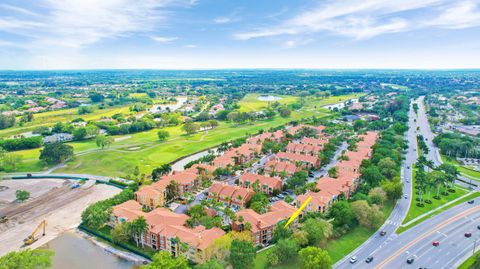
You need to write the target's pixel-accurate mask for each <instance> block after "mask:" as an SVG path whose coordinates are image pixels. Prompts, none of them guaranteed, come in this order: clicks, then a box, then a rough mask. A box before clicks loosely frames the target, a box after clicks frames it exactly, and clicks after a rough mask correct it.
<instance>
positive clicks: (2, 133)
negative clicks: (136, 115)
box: [0, 106, 129, 138]
mask: <svg viewBox="0 0 480 269" xmlns="http://www.w3.org/2000/svg"><path fill="white" fill-rule="evenodd" d="M126 112H129V106H118V107H107V108H105V109H96V110H95V111H94V112H93V113H90V114H84V115H79V114H78V108H69V109H61V110H55V111H47V112H42V113H37V114H34V115H33V116H34V118H33V121H31V122H28V123H25V124H24V125H23V126H22V127H13V128H8V129H3V130H0V138H8V137H10V136H12V135H18V134H21V133H25V132H28V131H31V130H33V129H34V128H35V127H39V126H49V127H50V126H53V125H54V124H55V123H57V122H68V121H71V120H74V119H76V118H82V119H84V120H85V121H89V120H98V119H101V118H104V117H105V118H106V117H111V116H112V115H114V114H116V113H126Z"/></svg>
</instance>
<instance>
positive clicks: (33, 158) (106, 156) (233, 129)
mask: <svg viewBox="0 0 480 269" xmlns="http://www.w3.org/2000/svg"><path fill="white" fill-rule="evenodd" d="M358 96H359V95H358V94H356V95H353V94H352V95H348V96H334V97H330V98H327V99H322V100H320V99H319V100H312V102H309V103H307V105H306V106H305V107H304V108H302V109H300V110H298V111H293V112H292V115H291V116H290V117H289V118H281V117H279V116H276V117H275V118H274V119H272V120H265V121H258V122H255V123H253V124H244V125H240V126H236V125H233V124H232V123H226V122H220V125H219V126H218V127H217V128H216V129H214V130H210V131H208V132H207V133H203V132H201V133H197V134H194V135H191V136H187V135H185V134H184V133H183V131H182V130H181V127H180V126H175V127H168V128H165V129H166V130H167V131H169V132H170V138H169V139H168V140H167V141H165V142H160V141H158V138H157V131H158V130H157V129H153V130H150V131H146V132H141V133H136V134H131V135H123V136H115V137H114V138H116V139H120V140H118V141H116V142H114V143H113V144H112V145H111V146H110V148H107V149H104V150H100V149H98V148H97V146H96V145H95V141H93V140H89V141H83V142H72V143H68V144H70V145H72V146H73V147H74V151H75V153H76V157H75V160H73V161H71V162H69V163H68V164H67V166H66V167H64V168H61V169H57V170H55V172H66V173H89V174H98V175H106V176H125V174H127V173H131V172H132V171H133V169H134V168H135V166H137V165H138V166H139V168H140V172H141V173H146V174H149V173H150V172H151V170H152V169H153V167H155V166H158V165H160V164H163V163H169V162H172V161H174V160H176V159H178V158H181V157H183V156H186V155H190V154H193V153H195V152H198V151H201V150H204V149H207V148H210V147H214V146H216V145H219V144H220V143H222V142H223V141H227V140H231V139H235V138H240V137H243V136H245V135H246V134H249V133H250V134H251V133H255V132H258V131H259V130H261V129H264V130H265V129H269V128H271V127H276V126H280V125H284V124H285V123H287V122H289V121H292V120H299V119H302V118H307V117H311V116H316V117H324V116H327V115H329V113H330V112H329V111H328V110H327V109H324V108H321V106H322V105H325V104H333V103H337V102H339V101H344V100H347V99H351V98H356V97H358ZM16 153H17V154H19V155H21V156H22V158H23V162H22V164H21V165H19V169H18V171H24V172H27V171H31V172H35V171H41V170H43V169H46V167H42V166H41V164H40V162H39V161H38V156H39V154H40V149H32V150H24V151H18V152H16Z"/></svg>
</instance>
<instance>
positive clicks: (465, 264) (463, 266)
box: [457, 252, 480, 269]
mask: <svg viewBox="0 0 480 269" xmlns="http://www.w3.org/2000/svg"><path fill="white" fill-rule="evenodd" d="M479 258H480V253H478V252H477V253H475V255H472V256H470V258H468V259H467V260H466V261H464V262H463V263H462V264H461V265H460V266H459V267H458V268H457V269H470V268H471V266H472V265H473V264H474V263H475V261H476V260H477V259H479ZM475 269H477V268H475Z"/></svg>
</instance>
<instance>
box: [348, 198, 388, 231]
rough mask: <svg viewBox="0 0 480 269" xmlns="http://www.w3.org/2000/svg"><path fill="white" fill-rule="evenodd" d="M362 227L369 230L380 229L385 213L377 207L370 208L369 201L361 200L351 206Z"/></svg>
mask: <svg viewBox="0 0 480 269" xmlns="http://www.w3.org/2000/svg"><path fill="white" fill-rule="evenodd" d="M351 207H352V210H353V212H355V216H356V218H357V220H358V222H359V223H360V225H362V226H364V227H367V228H378V227H379V226H380V225H381V224H382V223H383V212H382V211H381V210H380V209H379V208H378V206H377V205H373V206H370V205H368V203H367V201H364V200H359V201H355V202H353V203H352V204H351Z"/></svg>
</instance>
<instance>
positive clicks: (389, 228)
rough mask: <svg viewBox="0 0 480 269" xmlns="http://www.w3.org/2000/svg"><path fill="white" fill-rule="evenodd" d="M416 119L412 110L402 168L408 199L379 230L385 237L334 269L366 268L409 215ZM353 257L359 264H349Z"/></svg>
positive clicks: (365, 245) (371, 241) (362, 247)
mask: <svg viewBox="0 0 480 269" xmlns="http://www.w3.org/2000/svg"><path fill="white" fill-rule="evenodd" d="M410 107H411V106H410ZM414 119H415V112H414V111H413V109H412V108H410V112H409V122H408V126H409V129H408V131H407V133H406V135H405V136H406V139H407V140H408V150H407V152H406V154H405V160H404V161H403V163H402V168H401V171H400V173H401V179H402V181H403V193H404V194H405V195H407V197H408V198H407V199H405V198H401V199H399V200H398V202H397V203H396V204H395V207H394V208H393V210H392V213H391V214H390V216H389V217H388V219H387V220H386V221H385V223H384V224H383V226H382V227H381V228H380V229H379V231H385V232H386V235H385V236H380V233H379V231H378V232H376V233H375V234H374V235H372V236H371V237H370V238H369V239H368V240H367V241H365V242H364V243H363V244H362V245H360V246H359V247H358V248H356V249H355V250H354V251H353V252H352V253H350V255H347V256H346V257H344V258H343V259H342V260H340V261H338V262H337V263H336V264H335V265H334V268H338V269H342V268H364V267H362V266H363V265H365V264H364V263H363V261H364V260H365V259H366V258H367V257H368V256H370V255H372V253H374V252H375V251H377V250H378V249H379V248H381V247H382V246H383V245H385V244H388V242H389V241H390V240H392V238H394V237H395V236H396V235H395V231H396V230H397V228H398V227H399V226H400V224H401V223H402V222H403V219H404V218H405V216H406V215H407V212H408V209H409V208H410V197H411V194H412V173H411V170H410V168H411V167H412V165H413V164H414V163H415V162H416V160H417V142H416V141H417V138H416V133H415V130H416V129H417V122H415V121H414ZM409 167H410V168H409ZM352 256H356V257H357V258H358V259H359V262H357V264H351V263H350V262H349V259H350V257H352ZM369 268H371V267H369Z"/></svg>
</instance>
